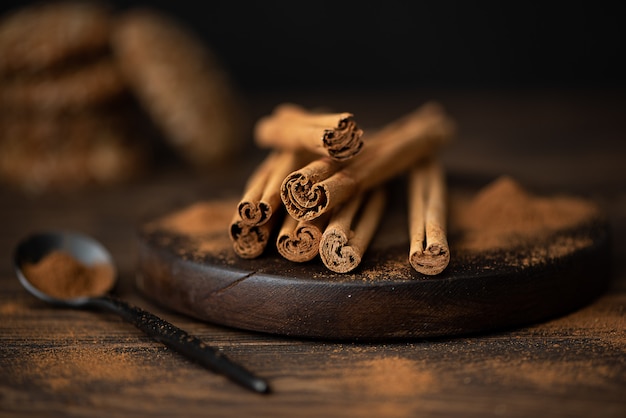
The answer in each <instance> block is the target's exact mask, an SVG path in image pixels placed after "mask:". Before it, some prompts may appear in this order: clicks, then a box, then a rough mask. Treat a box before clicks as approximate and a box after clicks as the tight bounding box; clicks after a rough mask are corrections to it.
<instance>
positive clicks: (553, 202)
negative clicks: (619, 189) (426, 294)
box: [450, 176, 598, 252]
mask: <svg viewBox="0 0 626 418" xmlns="http://www.w3.org/2000/svg"><path fill="white" fill-rule="evenodd" d="M597 215H598V208H597V207H596V206H595V205H594V204H592V203H591V202H589V201H587V200H584V199H580V198H575V197H569V196H551V197H542V196H534V195H532V194H530V193H528V192H527V191H526V190H524V188H523V187H522V186H520V185H519V184H518V183H517V182H516V181H515V180H513V179H512V178H510V177H508V176H502V177H500V178H498V179H496V180H495V181H493V182H492V183H491V184H489V185H487V186H486V187H484V188H483V189H482V190H481V191H479V193H478V194H477V195H476V196H475V197H474V198H473V199H472V200H471V201H470V202H469V203H465V204H463V203H462V202H461V203H460V204H458V205H457V207H456V208H455V210H454V213H453V214H452V215H451V219H450V222H451V223H452V224H454V227H455V228H457V229H458V230H460V231H461V233H462V237H461V239H460V240H459V241H457V242H456V243H455V244H456V245H455V246H456V247H457V249H462V250H468V251H475V252H480V251H486V250H498V249H501V250H503V249H508V248H512V247H515V246H519V245H526V246H528V244H532V242H533V241H540V240H542V239H545V238H547V237H548V236H549V235H550V234H553V233H554V232H556V231H559V230H563V229H567V228H573V227H575V226H577V225H579V224H582V223H584V222H585V221H589V220H590V219H592V218H593V217H594V216H597Z"/></svg>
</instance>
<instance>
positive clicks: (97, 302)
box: [91, 296, 269, 393]
mask: <svg viewBox="0 0 626 418" xmlns="http://www.w3.org/2000/svg"><path fill="white" fill-rule="evenodd" d="M91 304H92V305H93V306H96V307H99V308H104V309H107V310H109V311H111V312H114V313H116V314H118V315H119V316H120V317H122V318H123V319H125V320H126V321H127V322H130V323H131V324H133V325H135V326H136V327H137V328H139V329H140V330H142V331H143V332H145V333H146V334H147V335H149V336H150V337H152V338H153V339H155V340H156V341H159V342H162V343H163V344H165V345H166V346H168V347H169V348H171V349H172V350H175V351H178V352H179V353H181V354H184V355H185V356H187V357H188V358H189V359H191V360H194V361H196V362H197V363H199V364H201V365H203V366H204V367H207V368H208V369H210V370H213V371H214V372H217V373H221V374H223V375H224V376H226V377H228V378H229V379H231V380H233V381H234V382H236V383H238V384H240V385H242V386H244V387H246V388H248V389H251V390H253V391H255V392H259V393H268V392H269V385H268V384H267V382H265V381H264V380H262V379H260V378H258V377H256V376H254V375H253V374H252V373H251V372H249V371H248V370H246V369H244V368H243V367H242V366H240V365H238V364H235V363H233V362H232V361H231V360H230V359H228V357H226V356H225V355H224V354H222V353H221V352H219V351H218V350H216V349H214V348H212V347H209V346H208V345H206V344H205V343H204V342H202V341H201V340H200V339H198V338H197V337H194V336H192V335H189V334H187V332H185V331H183V330H182V329H180V328H178V327H176V326H174V325H172V324H170V323H169V322H167V321H165V320H164V319H161V318H159V317H158V316H156V315H154V314H151V313H150V312H147V311H144V310H143V309H141V308H138V307H136V306H131V305H129V304H128V303H126V302H124V301H122V300H119V299H116V298H113V297H110V296H103V297H100V298H95V299H92V301H91Z"/></svg>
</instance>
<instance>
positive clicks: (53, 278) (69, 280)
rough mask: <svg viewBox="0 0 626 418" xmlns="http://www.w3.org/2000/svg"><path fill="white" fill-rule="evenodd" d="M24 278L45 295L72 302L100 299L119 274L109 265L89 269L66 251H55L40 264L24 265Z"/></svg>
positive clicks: (92, 266)
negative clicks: (89, 298) (81, 298)
mask: <svg viewBox="0 0 626 418" xmlns="http://www.w3.org/2000/svg"><path fill="white" fill-rule="evenodd" d="M22 270H23V272H24V276H26V278H27V279H28V281H29V282H30V283H31V284H32V285H33V286H35V287H36V288H37V289H39V290H41V291H42V292H43V293H45V294H47V295H49V296H52V297H55V298H58V299H72V298H77V297H84V296H100V295H102V294H104V293H106V292H107V291H108V290H110V289H111V287H112V286H113V283H114V281H115V272H114V269H113V267H112V266H111V265H109V264H106V263H99V264H94V265H91V266H87V265H85V264H83V263H81V262H80V261H78V260H76V259H75V258H74V257H72V256H71V255H70V254H68V253H67V252H64V251H58V250H57V251H52V252H50V253H48V254H47V255H46V256H45V257H43V258H42V259H41V260H39V261H38V262H37V263H26V264H24V265H23V266H22Z"/></svg>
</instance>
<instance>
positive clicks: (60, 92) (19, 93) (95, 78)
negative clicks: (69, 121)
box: [0, 56, 127, 111]
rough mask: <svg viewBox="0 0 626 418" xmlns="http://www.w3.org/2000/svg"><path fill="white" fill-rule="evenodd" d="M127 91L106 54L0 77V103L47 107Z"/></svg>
mask: <svg viewBox="0 0 626 418" xmlns="http://www.w3.org/2000/svg"><path fill="white" fill-rule="evenodd" d="M125 91H127V87H126V84H125V81H124V79H123V77H122V75H121V73H120V71H119V69H118V68H117V65H116V63H115V62H114V61H113V59H111V57H110V56H103V57H101V58H99V59H97V60H95V61H92V62H87V63H81V65H72V66H69V67H68V68H63V69H58V70H57V71H47V72H43V73H39V74H37V75H31V76H22V77H12V78H11V79H10V80H3V81H0V105H2V106H3V107H5V108H18V109H23V108H28V109H30V110H38V111H50V110H66V109H70V110H71V109H77V108H82V107H85V106H93V105H98V104H101V103H103V102H105V101H109V100H111V99H113V98H116V97H119V96H121V95H122V93H124V92H125Z"/></svg>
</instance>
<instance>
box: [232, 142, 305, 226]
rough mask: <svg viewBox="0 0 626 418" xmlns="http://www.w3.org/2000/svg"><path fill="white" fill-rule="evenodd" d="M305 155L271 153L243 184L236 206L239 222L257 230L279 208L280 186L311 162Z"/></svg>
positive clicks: (289, 152) (287, 152)
mask: <svg viewBox="0 0 626 418" xmlns="http://www.w3.org/2000/svg"><path fill="white" fill-rule="evenodd" d="M311 158H312V157H311V156H310V155H309V154H307V153H298V152H291V151H282V152H281V151H273V152H271V153H270V154H269V155H268V156H267V157H266V158H265V160H263V162H261V164H259V166H258V167H257V169H256V170H255V171H254V172H253V173H252V175H251V176H250V178H249V179H248V182H247V183H246V186H245V189H244V193H243V196H242V198H241V200H240V202H239V204H238V205H237V212H238V213H239V217H240V218H241V222H242V223H243V224H245V225H250V226H254V225H257V226H260V225H263V224H264V223H266V222H267V221H268V220H269V219H270V218H271V216H272V213H273V212H274V211H276V209H277V208H279V207H280V206H281V199H280V186H281V183H282V181H283V180H284V179H285V177H286V176H287V175H288V174H289V173H291V172H292V171H293V170H295V169H297V168H299V167H301V166H302V165H303V164H306V162H309V161H310V160H311Z"/></svg>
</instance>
